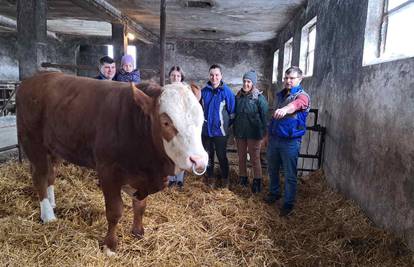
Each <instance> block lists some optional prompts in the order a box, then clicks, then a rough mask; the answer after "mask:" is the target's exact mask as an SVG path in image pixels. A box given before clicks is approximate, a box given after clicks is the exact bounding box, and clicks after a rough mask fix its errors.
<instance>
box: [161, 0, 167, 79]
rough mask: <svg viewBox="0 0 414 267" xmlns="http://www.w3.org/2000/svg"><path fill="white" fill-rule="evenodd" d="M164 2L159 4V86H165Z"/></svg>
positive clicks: (163, 0) (165, 4)
mask: <svg viewBox="0 0 414 267" xmlns="http://www.w3.org/2000/svg"><path fill="white" fill-rule="evenodd" d="M166 6H167V3H166V0H161V4H160V20H161V21H160V85H161V86H164V84H165V29H166V12H165V9H166Z"/></svg>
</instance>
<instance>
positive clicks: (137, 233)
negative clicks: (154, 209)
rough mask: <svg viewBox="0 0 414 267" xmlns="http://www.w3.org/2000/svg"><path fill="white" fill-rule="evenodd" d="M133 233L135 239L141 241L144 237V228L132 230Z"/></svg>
mask: <svg viewBox="0 0 414 267" xmlns="http://www.w3.org/2000/svg"><path fill="white" fill-rule="evenodd" d="M131 232H132V235H133V236H134V237H135V238H138V239H141V238H143V237H144V228H141V229H140V228H132V230H131Z"/></svg>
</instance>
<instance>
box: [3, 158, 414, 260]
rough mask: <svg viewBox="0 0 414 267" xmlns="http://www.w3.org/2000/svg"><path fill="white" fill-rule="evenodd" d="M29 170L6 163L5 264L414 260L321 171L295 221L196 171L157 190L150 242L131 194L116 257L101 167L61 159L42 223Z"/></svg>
mask: <svg viewBox="0 0 414 267" xmlns="http://www.w3.org/2000/svg"><path fill="white" fill-rule="evenodd" d="M28 169H29V168H28V165H27V164H23V165H19V164H17V163H15V162H8V163H6V164H3V165H1V166H0V196H1V199H0V247H1V248H2V249H1V252H2V253H1V254H0V265H1V266H414V254H413V252H411V251H410V250H409V249H408V248H407V247H406V245H405V244H404V243H403V242H402V241H401V240H400V239H398V238H395V237H393V235H392V234H389V233H387V232H385V231H383V230H381V229H379V228H377V227H375V226H373V224H372V223H371V222H370V220H369V219H368V218H367V217H366V216H365V215H364V214H363V213H362V212H361V210H360V209H359V208H358V207H357V206H356V205H355V203H353V202H352V201H347V200H345V199H344V198H343V197H341V196H340V195H339V194H337V193H334V192H332V191H331V190H330V189H329V188H328V186H327V184H326V182H325V180H324V177H323V174H322V173H314V174H313V175H311V176H308V177H305V178H304V179H302V180H301V182H300V185H299V192H298V204H297V208H296V210H295V212H294V213H293V214H292V216H291V217H288V218H280V217H279V216H278V210H277V208H276V207H272V206H268V205H266V204H264V203H263V201H262V198H263V194H261V195H255V196H253V195H252V194H251V193H250V192H249V190H246V189H242V188H240V187H239V186H235V185H234V184H233V185H232V186H231V187H230V190H227V189H211V188H209V187H207V186H205V185H204V184H203V183H202V182H201V179H200V178H198V177H194V176H188V177H187V178H186V183H185V187H184V189H183V190H182V191H179V190H177V189H167V190H165V191H163V192H160V193H157V194H154V195H152V196H150V197H149V201H148V207H147V210H146V214H145V218H144V225H145V229H146V233H145V237H144V238H143V239H141V240H137V239H134V238H133V237H132V236H131V235H130V233H129V228H130V222H131V220H132V211H131V205H130V201H125V209H124V218H123V219H122V221H121V223H120V227H119V231H118V233H119V237H120V239H119V240H120V246H119V250H118V253H117V256H115V257H113V258H107V257H105V256H104V255H103V253H101V248H100V242H101V241H102V239H103V236H104V234H105V231H106V219H105V214H104V204H103V196H102V194H101V192H100V190H99V189H98V187H97V186H96V184H95V182H94V179H93V178H94V177H95V174H94V173H93V172H91V171H88V170H86V169H82V168H77V167H74V166H73V165H68V164H62V166H61V167H60V169H59V175H58V179H57V184H56V189H55V191H56V197H57V206H58V207H57V208H56V214H57V217H58V218H59V219H58V221H56V222H53V223H50V224H47V225H42V224H41V223H40V220H39V205H38V201H37V197H36V194H35V192H34V191H33V189H32V185H31V181H30V177H29V172H28ZM235 178H236V174H235V173H234V172H232V179H235ZM233 182H235V181H233ZM125 200H128V199H127V198H125Z"/></svg>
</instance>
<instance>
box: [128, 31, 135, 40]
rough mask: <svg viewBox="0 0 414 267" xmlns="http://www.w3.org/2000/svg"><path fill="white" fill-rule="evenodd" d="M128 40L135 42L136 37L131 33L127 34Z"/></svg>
mask: <svg viewBox="0 0 414 267" xmlns="http://www.w3.org/2000/svg"><path fill="white" fill-rule="evenodd" d="M127 38H128V39H129V40H131V41H133V40H134V39H135V35H134V34H132V33H130V32H129V33H128V34H127Z"/></svg>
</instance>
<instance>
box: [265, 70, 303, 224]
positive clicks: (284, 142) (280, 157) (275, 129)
mask: <svg viewBox="0 0 414 267" xmlns="http://www.w3.org/2000/svg"><path fill="white" fill-rule="evenodd" d="M301 81H302V70H301V69H300V68H299V67H295V66H293V67H290V68H288V69H287V70H286V72H285V77H284V82H283V84H284V89H283V90H282V91H280V92H279V93H277V95H276V97H275V112H274V113H273V116H272V119H271V121H270V124H269V130H268V146H267V162H268V173H269V178H270V188H269V194H268V195H267V197H266V198H265V201H266V202H267V203H269V204H270V203H274V202H276V201H277V200H278V199H279V198H280V188H279V169H280V167H281V166H282V167H283V170H284V175H285V193H284V203H283V206H282V208H281V210H280V215H281V216H286V215H288V214H289V213H291V212H292V210H293V206H294V203H295V198H296V186H297V164H298V157H299V151H300V145H301V139H302V136H303V135H304V134H305V132H306V117H307V116H308V113H309V109H310V98H309V95H308V94H307V93H306V92H305V91H304V90H303V88H302V86H301V85H300V82H301Z"/></svg>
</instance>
